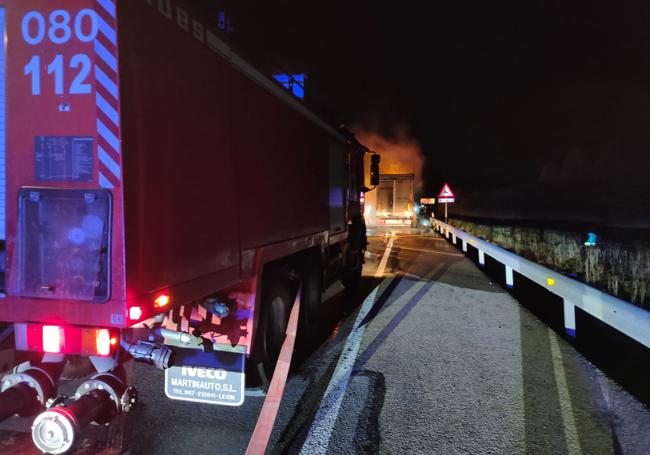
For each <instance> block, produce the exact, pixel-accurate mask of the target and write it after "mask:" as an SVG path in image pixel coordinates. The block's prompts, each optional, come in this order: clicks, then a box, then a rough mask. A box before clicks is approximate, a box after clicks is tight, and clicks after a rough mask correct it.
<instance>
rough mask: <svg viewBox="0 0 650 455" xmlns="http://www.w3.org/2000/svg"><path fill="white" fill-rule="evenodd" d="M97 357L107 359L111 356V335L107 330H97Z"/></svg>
mask: <svg viewBox="0 0 650 455" xmlns="http://www.w3.org/2000/svg"><path fill="white" fill-rule="evenodd" d="M96 339H97V342H96V344H97V355H98V356H100V357H107V356H109V355H111V334H110V333H109V331H108V329H98V330H97V336H96Z"/></svg>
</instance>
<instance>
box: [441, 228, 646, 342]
mask: <svg viewBox="0 0 650 455" xmlns="http://www.w3.org/2000/svg"><path fill="white" fill-rule="evenodd" d="M432 221H433V223H434V230H436V231H438V232H440V233H441V234H442V235H444V236H445V237H446V238H447V239H450V236H451V239H450V240H451V242H452V243H453V244H454V245H456V244H457V242H458V240H460V241H461V242H462V249H463V251H464V252H465V253H466V252H467V245H471V246H473V247H474V248H476V249H477V250H478V262H479V264H480V265H482V266H483V265H485V255H486V254H487V255H488V256H490V257H491V258H493V259H494V260H496V261H498V262H500V263H502V264H503V265H504V266H505V281H506V286H508V287H512V286H513V284H514V275H513V272H517V273H519V274H521V275H523V276H525V277H526V278H528V279H529V280H531V281H533V282H534V283H537V284H538V285H540V286H542V287H543V288H545V289H547V290H549V291H550V292H552V293H554V294H556V295H557V296H559V297H561V298H562V299H563V301H564V327H565V329H566V332H567V334H568V335H570V336H575V335H576V320H575V307H578V308H580V309H582V310H583V311H585V312H586V313H588V314H590V315H591V316H593V317H595V318H597V319H599V320H601V321H602V322H604V323H606V324H608V325H609V326H611V327H613V328H614V329H616V330H618V331H619V332H622V333H624V334H625V335H627V336H628V337H630V338H632V339H634V340H636V341H638V342H639V343H641V344H642V345H644V346H645V347H650V312H649V311H646V310H644V309H643V308H639V307H637V306H634V305H632V304H631V303H629V302H626V301H624V300H621V299H619V298H616V297H613V296H611V295H609V294H607V293H605V292H602V291H599V290H598V289H595V288H593V287H591V286H588V285H586V284H584V283H581V282H579V281H576V280H574V279H571V278H569V277H567V276H564V275H562V274H561V273H558V272H555V271H553V270H551V269H548V268H546V267H544V266H541V265H539V264H537V263H535V262H532V261H529V260H528V259H524V258H522V257H521V256H517V255H516V254H513V253H511V252H510V251H507V250H505V249H503V248H501V247H498V246H496V245H494V244H492V243H490V242H488V241H485V240H482V239H480V238H478V237H474V236H473V235H470V234H468V233H467V232H465V231H461V230H460V229H458V228H455V227H453V226H450V225H449V224H446V223H443V222H442V221H439V220H436V219H433V220H432Z"/></svg>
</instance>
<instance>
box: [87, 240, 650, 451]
mask: <svg viewBox="0 0 650 455" xmlns="http://www.w3.org/2000/svg"><path fill="white" fill-rule="evenodd" d="M375 234H376V236H375V237H372V238H371V241H370V246H369V249H368V252H367V254H366V266H365V267H364V285H363V289H362V292H361V293H360V295H359V296H358V297H357V298H355V299H353V300H350V299H349V298H348V297H346V296H345V294H344V293H343V291H342V288H341V287H340V286H334V287H332V288H330V289H329V290H328V292H327V294H326V297H327V299H326V302H327V307H326V308H327V317H326V318H325V321H324V322H325V324H324V328H323V333H322V337H321V339H322V342H321V343H320V344H319V345H318V347H317V348H316V349H315V350H312V351H311V352H309V351H307V352H302V351H301V352H299V353H298V354H297V357H294V360H295V362H294V367H293V370H294V371H293V372H292V373H291V375H290V377H289V380H288V383H287V387H286V389H285V396H284V398H283V401H282V404H281V407H280V412H279V415H278V419H277V421H276V425H275V427H274V431H273V435H272V439H271V446H270V449H269V451H268V452H269V453H273V454H297V453H302V454H311V453H327V454H363V453H386V454H393V453H395V454H399V453H408V454H412V453H416V454H444V455H446V454H571V455H573V454H619V453H622V454H650V432H649V431H648V429H650V411H649V409H648V408H647V407H646V406H645V405H644V404H642V403H640V402H638V401H637V400H636V399H634V397H632V396H631V395H630V394H628V393H627V392H625V391H624V390H623V389H622V388H621V387H620V386H619V385H618V384H617V383H615V382H613V381H612V380H610V379H609V378H608V377H607V376H606V375H605V374H603V373H602V372H601V371H599V370H598V369H597V368H596V367H595V366H593V365H592V364H590V363H589V362H588V361H587V360H586V359H585V358H584V357H583V356H582V355H581V354H579V353H578V352H576V350H575V349H574V348H573V347H572V346H571V345H569V344H567V343H566V342H565V341H564V340H563V339H562V338H561V337H558V336H557V335H556V333H555V332H553V331H552V330H551V329H549V328H548V327H547V326H546V325H545V324H544V323H543V322H541V321H540V320H539V319H537V317H535V316H534V315H532V314H531V313H530V312H529V311H528V310H527V309H525V308H524V307H523V306H521V305H520V304H519V303H518V302H517V301H515V300H514V299H513V298H512V297H511V296H510V295H509V294H508V293H507V292H505V291H504V290H503V289H502V288H501V287H500V286H499V285H497V284H493V283H492V282H490V280H489V278H487V276H486V275H485V274H484V273H483V272H482V271H481V270H479V269H478V268H477V267H476V266H475V265H474V263H472V262H471V261H470V260H468V259H466V258H465V257H464V256H463V255H462V254H461V253H460V252H459V251H458V250H457V249H455V248H454V247H452V246H451V245H449V244H448V243H447V242H446V241H445V240H444V239H442V238H436V237H433V236H431V235H416V234H412V233H408V232H402V233H400V234H397V235H395V236H389V237H386V236H385V235H384V234H385V232H375ZM131 368H132V369H133V376H132V377H133V384H134V385H135V386H136V387H137V388H138V390H139V392H140V398H141V401H140V404H139V406H138V407H137V408H135V409H134V411H133V412H132V413H130V414H129V415H128V416H127V417H126V419H125V424H124V428H123V438H124V446H125V447H126V448H127V449H128V451H129V453H131V454H180V453H183V454H185V453H195V454H213V453H223V454H240V453H244V451H245V449H246V446H247V443H248V440H249V438H250V435H251V433H252V430H253V428H254V426H255V423H256V421H257V416H258V414H259V411H260V409H261V406H262V402H263V398H261V397H247V399H246V402H245V403H244V405H243V406H242V407H240V408H227V407H214V406H210V405H203V404H194V403H185V402H173V401H170V400H168V399H166V398H165V397H164V392H163V373H162V372H159V371H157V370H155V369H154V368H151V367H148V366H145V365H140V364H134V365H132V366H131ZM85 453H92V452H85Z"/></svg>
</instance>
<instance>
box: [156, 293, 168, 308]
mask: <svg viewBox="0 0 650 455" xmlns="http://www.w3.org/2000/svg"><path fill="white" fill-rule="evenodd" d="M170 300H171V299H170V297H169V296H168V295H167V294H162V295H161V296H159V297H158V298H157V299H156V300H154V306H155V307H156V308H161V307H164V306H167V305H168V304H169V301H170Z"/></svg>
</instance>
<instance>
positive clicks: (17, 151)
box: [0, 0, 379, 453]
mask: <svg viewBox="0 0 650 455" xmlns="http://www.w3.org/2000/svg"><path fill="white" fill-rule="evenodd" d="M193 3H194V2H192V1H190V0H128V1H127V0H120V1H115V0H66V1H65V2H53V1H51V0H0V30H4V31H5V37H6V38H5V43H6V46H5V47H4V51H3V53H2V55H0V84H1V85H2V86H1V87H0V122H1V126H0V133H1V134H0V148H1V149H0V160H2V163H0V164H1V165H0V171H4V170H5V169H6V175H2V176H0V177H1V178H0V180H2V179H3V178H5V177H6V191H5V194H2V201H0V202H2V203H4V204H5V205H4V207H6V213H2V214H1V219H0V221H1V223H0V232H1V233H2V234H3V236H4V240H5V245H6V264H5V289H4V292H3V294H2V297H1V298H0V321H4V322H6V323H10V324H12V325H13V329H14V330H13V333H14V339H15V348H16V350H17V352H28V353H31V361H30V362H28V363H23V364H21V365H17V366H16V368H14V369H13V371H12V372H11V373H10V374H7V375H5V376H4V377H3V378H2V382H1V387H2V389H1V393H0V420H4V419H7V418H9V417H11V416H13V415H15V414H18V415H22V416H34V421H33V427H32V437H33V440H34V443H35V444H36V446H37V447H38V448H39V449H40V450H42V451H43V452H46V453H63V452H64V451H66V450H68V449H69V448H70V447H71V446H72V445H73V444H74V442H75V436H76V435H77V434H78V432H79V430H80V428H82V427H83V426H85V425H87V424H89V423H91V422H97V423H105V422H109V421H111V420H112V419H113V418H114V417H116V416H117V415H119V414H120V413H123V412H126V411H128V410H129V408H130V407H131V405H132V404H133V403H134V402H135V399H136V394H135V391H134V389H133V388H132V387H131V386H130V385H129V381H128V377H127V374H126V373H125V369H124V368H123V365H124V363H125V362H127V361H129V360H131V359H135V360H139V361H143V362H146V363H149V364H151V365H153V366H155V367H158V368H160V369H164V370H165V378H166V379H165V384H164V387H165V393H166V394H167V396H168V397H169V398H172V399H179V400H190V401H197V402H208V403H215V404H223V405H230V406H237V405H240V404H241V403H242V402H243V400H244V388H245V378H246V380H247V382H246V384H247V386H255V385H259V384H261V385H262V386H263V385H264V384H265V383H267V381H268V379H269V378H270V376H271V375H272V373H273V369H274V365H275V362H276V359H277V356H278V353H279V350H280V347H281V344H282V342H283V339H284V336H285V328H286V324H287V319H288V315H289V310H290V306H291V304H292V302H293V301H294V298H295V296H296V293H297V292H298V290H299V289H301V311H300V313H301V316H300V330H301V332H302V333H303V334H309V333H311V332H313V331H314V330H315V328H316V327H317V326H318V324H319V311H320V306H321V291H322V289H323V288H324V286H327V285H329V284H331V283H333V282H334V281H336V280H339V279H341V280H342V281H343V283H344V285H346V286H347V287H351V288H354V286H355V285H357V283H358V282H359V280H360V276H361V267H362V263H363V251H364V249H365V245H366V238H365V225H364V221H363V217H362V213H363V208H362V206H361V205H362V204H361V201H360V199H361V197H360V196H361V193H362V192H363V191H366V190H367V188H365V187H364V169H363V157H364V154H366V153H372V152H369V151H368V150H367V149H366V148H365V147H363V146H362V145H361V144H359V143H358V142H357V141H356V140H355V139H354V137H353V136H351V135H348V134H345V133H343V132H342V131H341V130H337V129H334V128H332V127H330V126H329V125H328V124H326V123H325V122H323V121H322V120H321V119H320V118H318V117H317V116H315V115H314V114H313V113H312V112H311V111H309V110H308V109H307V108H306V107H305V106H304V105H303V104H302V103H301V102H300V101H298V100H296V99H295V98H294V97H292V95H291V94H290V93H288V92H287V91H286V90H285V89H284V88H283V87H282V86H280V85H279V84H277V83H275V82H273V81H272V80H270V79H269V78H267V77H265V76H264V75H263V74H261V73H260V72H259V71H257V70H256V69H255V68H254V67H253V66H251V65H250V64H249V63H247V62H246V61H245V60H243V59H242V58H241V57H240V56H239V55H238V54H237V53H236V52H234V51H233V50H232V49H231V48H230V47H229V46H228V45H227V43H226V42H225V41H224V40H223V39H222V38H221V37H220V36H219V34H218V31H217V30H216V29H213V28H212V27H211V24H210V23H209V21H208V20H206V19H205V18H204V17H202V16H201V14H200V12H196V11H195V10H194V7H195V6H196V5H193ZM374 158H375V159H373V160H372V163H373V167H372V169H371V174H372V175H371V180H375V182H373V184H376V183H377V182H376V180H377V178H378V167H377V163H378V161H379V160H378V156H376V155H375V157H374ZM5 164H6V167H5ZM0 205H1V204H0ZM70 359H74V360H75V362H76V364H77V365H78V364H79V359H88V360H89V362H88V365H92V367H93V369H92V373H89V378H88V379H87V380H85V381H84V382H82V383H81V385H80V386H79V388H78V389H77V390H76V392H75V393H74V394H73V395H71V396H69V397H64V398H63V399H62V398H61V397H58V398H56V399H55V397H57V396H58V394H57V383H58V382H59V380H60V376H61V372H62V370H63V369H64V368H66V364H68V365H69V361H70Z"/></svg>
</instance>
